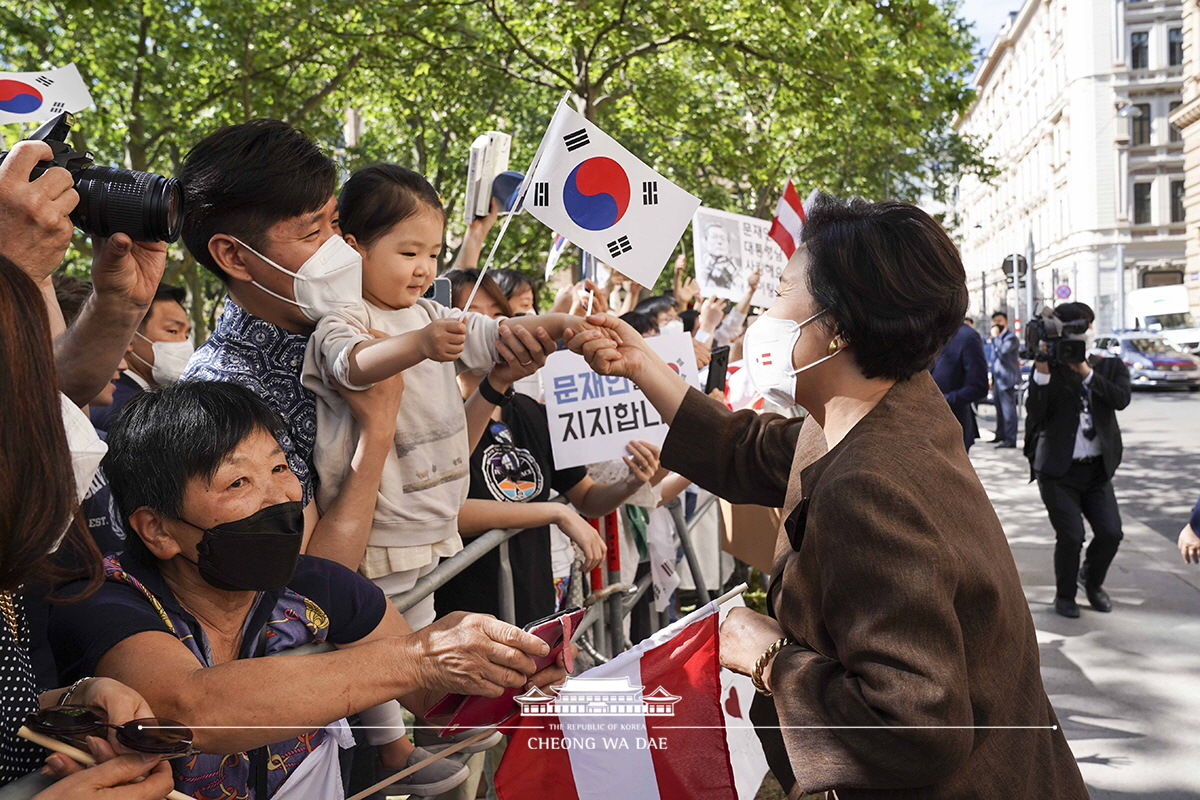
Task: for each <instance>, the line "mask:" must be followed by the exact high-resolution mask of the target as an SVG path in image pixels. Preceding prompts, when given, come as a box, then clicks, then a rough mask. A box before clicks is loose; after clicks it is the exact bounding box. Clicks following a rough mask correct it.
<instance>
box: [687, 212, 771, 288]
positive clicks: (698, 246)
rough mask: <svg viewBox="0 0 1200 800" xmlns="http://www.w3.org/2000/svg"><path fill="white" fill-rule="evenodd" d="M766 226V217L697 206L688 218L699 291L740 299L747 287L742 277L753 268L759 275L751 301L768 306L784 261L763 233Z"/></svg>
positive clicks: (746, 276) (769, 221)
mask: <svg viewBox="0 0 1200 800" xmlns="http://www.w3.org/2000/svg"><path fill="white" fill-rule="evenodd" d="M770 230H771V220H769V219H759V218H758V217H748V216H746V215H745V214H731V213H729V212H728V211H717V210H716V209H715V208H700V209H698V210H697V211H696V216H695V217H693V218H692V247H693V249H694V250H695V259H696V282H697V283H699V284H700V294H701V295H703V296H704V297H711V296H714V295H715V296H717V297H724V298H725V299H727V300H734V301H737V300H741V299H742V297H743V296H744V295H745V294H746V289H747V288H749V286H748V285H747V283H746V279H747V278H748V277H749V275H750V273H751V272H754V270H756V269H757V270H759V271H760V272H761V277H760V278H759V281H758V290H757V291H756V292H755V293H754V299H753V300H752V301H751V303H752V304H753V305H756V306H758V307H759V308H770V306H771V303H772V302H773V301H774V300H775V287H777V286H778V285H779V276H780V275H781V274H782V273H783V268H784V267H785V266H787V261H788V260H787V256H785V255H784V254H783V250H782V249H780V247H779V245H777V244H776V243H775V240H774V239H771V238H769V237H768V236H767V233H768V232H770Z"/></svg>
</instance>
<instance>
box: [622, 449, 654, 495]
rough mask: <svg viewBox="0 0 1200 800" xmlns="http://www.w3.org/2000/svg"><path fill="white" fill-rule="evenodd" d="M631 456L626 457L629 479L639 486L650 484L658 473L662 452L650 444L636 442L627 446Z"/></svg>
mask: <svg viewBox="0 0 1200 800" xmlns="http://www.w3.org/2000/svg"><path fill="white" fill-rule="evenodd" d="M625 449H626V450H628V451H629V453H630V455H628V456H625V457H624V461H625V465H626V466H627V467H629V477H630V478H632V479H634V480H635V481H636V482H637V484H643V483H649V482H650V481H651V480H653V479H654V476H655V474H657V473H658V468H659V455H660V451H659V449H658V448H657V447H655V446H654V445H652V444H650V443H649V442H642V441H638V440H636V439H635V440H634V441H632V442H630V443H629V444H627V445H625Z"/></svg>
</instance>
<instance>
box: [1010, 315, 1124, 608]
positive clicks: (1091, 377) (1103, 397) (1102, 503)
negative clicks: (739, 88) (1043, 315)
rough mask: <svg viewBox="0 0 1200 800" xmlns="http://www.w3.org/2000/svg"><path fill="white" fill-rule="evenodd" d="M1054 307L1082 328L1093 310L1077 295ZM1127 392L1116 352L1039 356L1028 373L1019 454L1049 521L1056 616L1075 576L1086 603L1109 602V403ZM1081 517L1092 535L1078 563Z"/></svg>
mask: <svg viewBox="0 0 1200 800" xmlns="http://www.w3.org/2000/svg"><path fill="white" fill-rule="evenodd" d="M1054 314H1055V316H1057V317H1058V318H1059V319H1060V320H1062V321H1063V322H1072V321H1075V320H1081V319H1083V320H1087V323H1088V327H1089V329H1090V328H1091V325H1092V323H1093V322H1094V321H1095V318H1096V315H1095V313H1094V312H1093V311H1092V309H1091V308H1089V307H1088V306H1087V305H1085V304H1083V303H1064V304H1062V305H1060V306H1059V307H1058V308H1057V309H1055V312H1054ZM1088 340H1089V344H1090V334H1089V336H1088ZM1129 398H1130V385H1129V369H1128V368H1127V367H1126V366H1125V362H1123V361H1121V359H1119V358H1106V357H1103V356H1098V355H1090V356H1089V357H1088V358H1086V359H1085V360H1084V361H1083V362H1082V363H1079V364H1055V365H1051V364H1050V363H1049V362H1048V361H1045V360H1041V359H1039V360H1038V362H1037V366H1036V369H1035V370H1034V373H1033V379H1032V380H1031V381H1030V385H1029V399H1028V401H1027V402H1026V410H1027V411H1028V415H1027V417H1026V421H1025V423H1026V430H1025V455H1026V457H1028V458H1029V463H1030V466H1031V467H1032V469H1033V475H1034V477H1036V478H1037V482H1038V489H1039V490H1040V491H1041V495H1042V501H1043V502H1044V503H1045V504H1046V511H1047V512H1048V513H1049V515H1050V524H1051V525H1053V526H1054V533H1055V538H1056V541H1055V546H1054V576H1055V584H1056V586H1057V596H1056V598H1055V601H1054V610H1055V611H1057V612H1058V613H1059V614H1061V615H1063V616H1064V617H1078V616H1079V606H1078V605H1077V604H1076V602H1075V591H1076V584H1077V583H1079V584H1081V585H1082V586H1083V588H1084V591H1085V592H1086V593H1087V598H1088V602H1089V603H1091V606H1092V608H1094V609H1096V610H1097V611H1111V610H1112V602H1111V601H1110V600H1109V598H1108V593H1107V592H1105V591H1104V589H1103V584H1104V577H1105V575H1106V574H1107V572H1108V567H1109V565H1110V564H1111V563H1112V560H1113V557H1114V556H1116V554H1117V546H1118V545H1119V544H1120V542H1121V538H1122V532H1121V513H1120V510H1119V509H1118V508H1117V497H1116V494H1114V493H1113V485H1112V476H1113V473H1115V472H1116V471H1117V466H1118V465H1119V464H1120V463H1121V452H1122V445H1121V428H1120V426H1118V424H1117V411H1119V410H1121V409H1123V408H1125V407H1126V406H1128V405H1129ZM1084 517H1086V518H1087V521H1088V523H1089V524H1090V525H1091V527H1092V541H1091V544H1089V545H1088V549H1087V556H1086V558H1085V559H1084V562H1083V567H1082V568H1080V566H1079V554H1080V552H1081V550H1082V549H1083V539H1084V528H1083V518H1084Z"/></svg>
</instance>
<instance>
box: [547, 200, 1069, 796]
mask: <svg viewBox="0 0 1200 800" xmlns="http://www.w3.org/2000/svg"><path fill="white" fill-rule="evenodd" d="M966 304H967V289H966V285H965V274H964V272H963V267H962V263H961V261H960V260H959V256H958V253H957V251H956V250H955V248H954V245H953V244H952V243H951V241H950V239H949V238H948V237H947V236H946V234H945V232H944V231H943V230H942V229H941V227H940V226H938V224H937V223H936V222H934V221H933V220H932V219H931V218H930V217H929V216H928V215H926V214H925V213H924V212H922V211H920V210H919V209H917V208H915V207H913V206H910V205H906V204H903V203H868V202H865V201H861V200H855V201H852V202H850V203H842V202H838V201H835V200H833V199H831V198H829V197H821V198H820V199H819V200H818V201H817V203H816V204H815V207H814V208H813V210H812V212H811V213H810V214H809V217H808V222H807V224H806V226H805V228H804V234H803V246H801V247H800V248H799V249H798V250H797V251H796V253H795V254H794V255H793V257H792V259H791V261H790V262H789V263H788V265H787V268H786V269H785V270H784V273H783V276H782V279H781V281H780V284H779V290H778V300H776V301H775V303H774V304H773V305H772V307H771V309H770V311H769V312H767V314H765V315H764V316H763V317H761V318H760V319H759V320H758V321H757V322H756V323H755V324H754V325H753V326H752V327H751V328H750V329H749V331H748V332H747V334H746V343H745V348H746V360H747V367H748V369H749V370H750V371H751V376H752V378H753V381H754V384H755V386H756V387H757V388H758V390H759V391H760V392H761V393H762V394H763V395H764V396H766V397H767V399H769V400H773V401H774V402H776V403H779V404H780V405H782V406H785V407H786V406H793V405H801V406H803V407H804V408H805V409H807V410H808V412H809V416H808V418H807V420H806V421H805V422H804V423H802V424H801V423H799V422H798V421H795V420H785V419H782V418H780V417H775V416H771V415H762V416H756V415H755V414H753V413H751V412H740V413H736V414H735V413H732V412H729V411H728V410H726V409H725V408H724V407H723V406H721V405H720V404H718V403H715V402H713V401H711V400H709V399H708V398H706V397H705V396H704V395H702V394H700V393H699V392H697V391H694V390H690V389H689V388H688V387H687V385H686V384H685V383H684V382H683V381H682V380H680V379H679V378H678V377H677V376H676V374H675V373H674V372H673V371H671V370H670V369H669V368H668V367H667V366H666V365H665V364H664V363H663V362H662V361H661V360H660V359H658V358H657V357H656V356H655V355H654V353H653V352H651V351H650V350H649V349H648V348H647V347H646V346H645V344H644V342H643V341H642V339H641V337H640V336H638V335H637V334H636V333H635V332H634V331H633V330H632V329H631V328H630V327H629V326H627V325H624V324H623V323H620V322H619V321H617V320H616V319H614V318H605V319H604V321H603V324H604V325H606V326H608V327H610V328H612V329H614V330H615V331H616V332H617V333H618V334H619V335H620V337H621V339H622V340H623V343H622V344H621V345H619V346H618V345H614V344H612V343H611V342H610V341H609V340H607V339H606V340H601V339H600V338H599V335H598V334H597V333H596V332H584V333H580V334H577V335H575V336H574V337H573V338H572V341H571V342H570V346H571V347H572V349H574V350H576V351H577V352H581V353H583V355H584V356H585V357H586V358H588V360H589V362H590V363H591V365H592V367H593V368H594V369H596V371H598V372H601V373H604V374H619V375H624V376H626V377H629V378H631V379H632V380H634V381H635V382H636V383H637V384H638V385H639V386H640V387H641V388H642V389H643V391H644V392H645V394H646V396H647V397H648V398H649V399H650V400H651V402H653V403H654V405H655V407H656V408H657V409H658V410H659V412H660V413H661V414H662V416H663V418H664V419H665V420H667V421H668V422H669V423H670V425H671V431H670V435H669V436H668V438H667V441H666V443H665V446H664V448H663V466H665V467H667V468H669V469H673V470H675V471H677V472H680V473H682V474H684V475H686V476H687V477H689V478H691V479H692V480H694V481H695V482H697V483H699V484H700V485H702V486H704V487H705V488H707V489H710V490H711V491H713V492H715V493H717V494H719V495H721V496H723V497H726V498H728V499H730V500H732V501H733V502H735V503H759V504H762V505H767V506H782V507H783V508H784V511H785V514H784V518H785V522H784V525H783V526H782V531H781V534H780V536H779V538H778V541H777V544H776V560H775V567H774V569H773V570H772V578H773V580H772V581H771V590H770V592H769V596H768V608H769V610H770V612H771V616H770V617H767V616H763V615H760V614H756V613H754V612H752V611H749V610H743V609H735V610H734V612H733V613H731V614H730V616H729V618H728V620H727V621H726V622H725V624H724V625H723V626H722V629H721V657H722V661H723V662H724V664H725V665H726V666H728V667H730V668H732V669H734V670H737V671H739V672H742V673H745V674H748V675H751V676H752V677H753V679H754V682H755V684H756V685H757V687H758V689H759V692H760V696H758V697H757V698H756V702H755V704H754V707H753V709H752V712H751V718H752V719H753V720H754V722H755V725H756V726H757V727H758V733H759V737H760V738H761V739H762V741H763V746H764V748H765V750H766V753H767V756H768V760H769V762H770V764H771V768H772V771H773V772H774V773H775V775H776V776H777V777H778V778H779V780H780V783H781V784H782V785H783V786H784V787H785V788H786V789H787V790H788V792H789V795H788V796H789V797H797V796H799V795H800V794H801V793H804V792H821V791H829V790H834V791H836V796H837V798H838V799H839V800H853V798H867V797H880V796H886V797H889V798H967V797H989V796H996V795H997V794H1002V795H1003V796H1005V797H1040V798H1084V797H1086V796H1087V792H1086V789H1085V788H1084V785H1083V781H1082V778H1081V777H1080V774H1079V770H1078V768H1077V767H1076V764H1075V759H1074V757H1073V756H1072V754H1071V751H1070V749H1069V748H1068V746H1067V742H1066V739H1065V738H1064V736H1063V734H1062V731H1061V730H1060V729H1059V728H1058V721H1057V719H1056V718H1055V715H1054V710H1053V708H1051V706H1050V701H1049V700H1048V698H1047V697H1046V692H1045V689H1044V688H1043V686H1042V680H1041V675H1040V673H1039V669H1038V647H1037V640H1036V638H1035V635H1034V626H1033V620H1032V618H1031V617H1030V613H1029V608H1028V606H1027V604H1026V601H1025V596H1024V594H1023V592H1022V589H1021V584H1020V580H1019V578H1018V576H1017V570H1016V567H1015V565H1014V563H1013V558H1012V554H1011V552H1010V550H1009V547H1008V542H1007V541H1006V539H1005V536H1004V531H1003V529H1002V528H1001V526H1000V522H999V520H998V519H997V518H996V514H995V512H994V511H993V509H992V505H991V503H990V502H989V501H988V497H987V495H986V493H985V492H984V489H983V487H982V486H981V485H980V483H979V479H978V478H977V477H976V475H975V471H974V469H972V467H971V463H970V461H968V460H967V454H966V451H965V450H964V448H963V439H962V430H961V429H960V427H959V425H958V422H957V420H956V419H955V418H954V415H953V414H952V413H951V412H950V409H949V408H948V407H947V405H946V402H945V400H944V399H943V397H942V394H941V392H939V391H938V389H937V386H936V385H935V384H934V382H933V379H932V378H931V377H930V375H929V372H928V371H927V370H928V368H929V365H930V363H931V362H932V361H933V358H934V355H935V354H936V353H937V352H938V349H939V348H941V347H942V345H943V344H945V342H946V341H947V340H948V339H949V338H950V336H951V335H952V334H953V333H954V331H955V330H956V329H957V327H958V326H959V325H960V324H961V323H962V318H963V313H964V312H965V310H966ZM593 321H594V322H595V321H598V320H593Z"/></svg>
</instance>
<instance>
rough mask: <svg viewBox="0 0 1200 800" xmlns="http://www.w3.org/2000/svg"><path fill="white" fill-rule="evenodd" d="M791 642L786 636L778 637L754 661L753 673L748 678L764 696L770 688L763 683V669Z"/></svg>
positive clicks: (769, 694) (768, 695) (769, 692)
mask: <svg viewBox="0 0 1200 800" xmlns="http://www.w3.org/2000/svg"><path fill="white" fill-rule="evenodd" d="M791 643H792V640H791V639H789V638H787V637H786V636H785V637H783V638H782V639H779V640H778V641H776V642H775V643H774V644H772V645H771V646H770V647H768V648H767V649H766V650H764V651H763V654H762V655H761V656H759V657H758V661H756V662H754V674H752V675H751V676H750V680H751V682H753V683H754V688H755V690H757V691H758V693H759V694H761V695H763V696H764V697H770V696H771V690H770V689H768V688H767V686H766V684H764V683H763V676H762V675H763V670H764V669H766V668H767V664H770V663H771V659H772V658H774V657H775V656H776V655H777V654H778V653H779V651H780V650H782V649H783V648H784V647H786V646H787V645H789V644H791Z"/></svg>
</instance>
